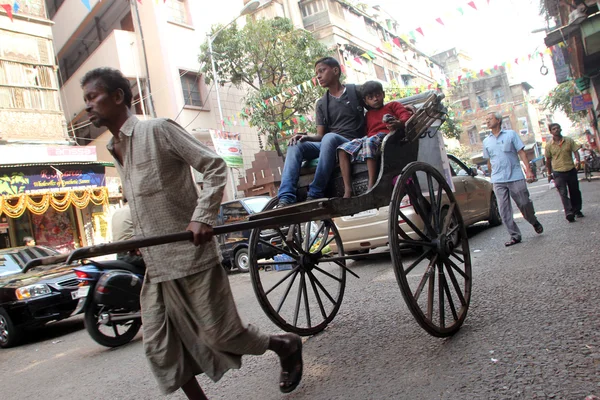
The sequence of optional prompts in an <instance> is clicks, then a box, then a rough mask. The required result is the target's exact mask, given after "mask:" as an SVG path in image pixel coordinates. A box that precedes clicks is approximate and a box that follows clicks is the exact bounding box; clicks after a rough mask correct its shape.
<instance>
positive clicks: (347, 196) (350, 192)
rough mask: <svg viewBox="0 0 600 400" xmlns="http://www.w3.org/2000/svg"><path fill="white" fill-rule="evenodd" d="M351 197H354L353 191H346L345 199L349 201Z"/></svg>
mask: <svg viewBox="0 0 600 400" xmlns="http://www.w3.org/2000/svg"><path fill="white" fill-rule="evenodd" d="M350 197H352V189H350V190H348V189H346V190H345V191H344V199H349V198H350Z"/></svg>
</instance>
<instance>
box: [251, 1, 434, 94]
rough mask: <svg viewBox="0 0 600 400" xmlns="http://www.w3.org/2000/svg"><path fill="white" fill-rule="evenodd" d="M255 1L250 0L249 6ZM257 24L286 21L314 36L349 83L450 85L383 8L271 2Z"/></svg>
mask: <svg viewBox="0 0 600 400" xmlns="http://www.w3.org/2000/svg"><path fill="white" fill-rule="evenodd" d="M250 1H251V0H244V3H245V4H247V3H248V2H250ZM254 17H255V18H276V17H285V18H289V19H290V20H292V22H293V23H294V26H296V28H298V29H306V30H308V31H310V32H312V33H313V35H314V36H315V38H317V39H318V40H319V41H321V42H322V43H323V44H324V45H325V46H327V48H328V49H330V50H333V52H334V55H335V57H336V58H337V59H338V61H340V64H342V65H343V66H344V70H345V71H344V72H345V75H346V80H347V81H348V82H356V83H361V82H364V81H367V80H379V81H381V82H382V84H383V85H384V87H385V86H386V85H388V84H390V83H391V82H392V81H394V80H395V81H396V82H398V83H399V84H400V85H401V86H403V87H422V86H425V87H428V86H429V85H432V87H435V85H436V84H437V83H438V82H440V81H443V80H444V75H443V73H442V68H441V66H440V65H439V64H437V63H436V62H435V61H434V60H432V59H430V58H429V57H427V56H426V55H425V54H424V53H423V52H421V51H419V50H418V48H417V46H416V42H415V41H414V40H411V39H409V40H408V41H407V40H405V39H406V38H404V39H403V38H401V37H400V36H404V35H402V34H401V33H402V32H401V30H400V27H399V26H398V24H397V23H396V21H395V20H394V19H393V18H392V17H391V16H390V15H389V14H387V13H386V12H385V11H383V10H382V9H381V8H380V7H378V6H375V7H368V6H367V7H364V8H358V7H357V6H353V5H351V4H350V3H349V2H346V1H343V0H300V1H291V0H267V1H264V2H263V5H262V6H261V7H260V8H259V9H258V10H257V11H256V12H255V13H254Z"/></svg>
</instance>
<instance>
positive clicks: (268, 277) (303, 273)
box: [250, 220, 346, 336]
mask: <svg viewBox="0 0 600 400" xmlns="http://www.w3.org/2000/svg"><path fill="white" fill-rule="evenodd" d="M333 241H335V244H336V246H337V249H338V253H337V254H332V252H331V249H330V244H331V243H332V242H333ZM259 246H261V248H259ZM257 254H262V255H263V256H264V255H265V254H268V257H269V258H268V259H258V257H257ZM336 255H339V256H343V255H344V250H343V247H342V241H341V239H340V236H339V233H338V231H337V229H336V227H335V225H334V223H333V221H331V220H323V221H313V222H305V223H301V224H294V225H288V226H282V227H279V228H276V229H267V228H265V229H255V230H253V231H252V234H251V236H250V276H251V279H252V285H253V287H254V293H255V294H256V297H257V298H258V301H259V303H260V305H261V307H262V309H263V310H264V311H265V313H266V314H267V316H268V317H269V318H270V319H271V321H273V323H275V325H277V326H279V327H280V328H281V329H283V330H285V331H287V332H294V333H296V334H298V335H301V336H308V335H314V334H316V333H318V332H321V331H322V330H323V329H325V327H326V326H327V325H328V324H329V323H330V322H331V321H332V320H333V318H334V317H335V315H336V314H337V312H338V310H339V308H340V305H341V303H342V298H343V297H344V288H345V287H346V269H345V268H346V264H345V260H335V259H333V260H331V261H330V259H332V258H333V257H334V256H336Z"/></svg>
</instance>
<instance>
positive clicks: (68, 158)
mask: <svg viewBox="0 0 600 400" xmlns="http://www.w3.org/2000/svg"><path fill="white" fill-rule="evenodd" d="M56 71H57V65H56V63H55V57H54V48H53V42H52V21H50V20H49V19H48V18H47V16H46V7H45V3H44V1H43V0H27V1H17V2H15V3H14V4H13V9H12V12H11V13H10V14H8V12H7V10H6V9H4V8H2V9H0V248H6V247H14V246H20V245H22V244H23V238H24V237H26V236H31V237H33V238H34V239H35V240H36V242H37V243H38V244H45V245H50V246H53V247H55V248H57V249H58V250H61V251H69V250H71V249H73V248H75V247H79V246H84V245H88V244H91V243H94V242H96V241H102V235H103V233H104V232H105V229H104V225H103V224H104V220H105V215H106V205H107V200H108V191H107V188H106V183H105V179H104V168H105V166H104V165H103V164H101V163H98V162H97V158H96V151H95V150H96V149H95V147H79V146H76V145H75V141H74V140H73V138H72V137H70V136H69V135H68V132H67V130H66V121H65V116H64V114H63V110H62V107H61V100H60V93H59V80H58V76H57V73H56Z"/></svg>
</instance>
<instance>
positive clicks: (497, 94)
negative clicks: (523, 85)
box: [492, 87, 504, 104]
mask: <svg viewBox="0 0 600 400" xmlns="http://www.w3.org/2000/svg"><path fill="white" fill-rule="evenodd" d="M492 94H493V96H494V101H495V102H496V104H502V103H504V90H502V88H498V87H496V88H493V89H492Z"/></svg>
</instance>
